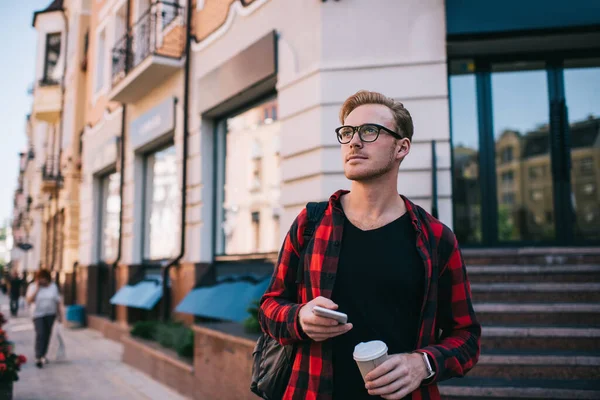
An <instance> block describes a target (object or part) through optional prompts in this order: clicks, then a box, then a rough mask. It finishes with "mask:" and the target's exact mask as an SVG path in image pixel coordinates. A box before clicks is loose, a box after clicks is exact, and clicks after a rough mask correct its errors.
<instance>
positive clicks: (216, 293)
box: [175, 277, 271, 322]
mask: <svg viewBox="0 0 600 400" xmlns="http://www.w3.org/2000/svg"><path fill="white" fill-rule="evenodd" d="M270 279H271V278H270V277H266V278H265V277H263V279H262V280H260V281H259V282H258V283H255V282H252V281H247V280H237V281H236V280H233V281H228V279H223V280H221V282H222V283H218V284H216V285H214V286H204V287H199V288H196V289H193V290H192V291H190V292H189V293H188V294H187V296H186V297H185V298H184V299H183V301H182V302H181V303H179V305H178V306H177V308H175V311H177V312H181V313H186V314H193V315H197V316H199V317H205V318H214V319H219V320H226V321H234V322H242V321H243V320H245V319H246V318H248V316H249V313H248V308H249V307H250V305H251V303H252V301H253V300H259V299H260V298H261V297H262V295H263V294H264V292H265V290H267V286H268V285H269V282H270Z"/></svg>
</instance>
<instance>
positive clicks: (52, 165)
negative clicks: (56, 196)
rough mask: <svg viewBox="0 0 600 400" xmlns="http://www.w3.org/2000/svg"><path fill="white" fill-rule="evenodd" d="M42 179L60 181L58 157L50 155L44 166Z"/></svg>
mask: <svg viewBox="0 0 600 400" xmlns="http://www.w3.org/2000/svg"><path fill="white" fill-rule="evenodd" d="M42 179H43V180H45V181H58V180H59V179H60V172H59V170H58V157H48V158H47V159H46V162H45V163H44V165H43V166H42Z"/></svg>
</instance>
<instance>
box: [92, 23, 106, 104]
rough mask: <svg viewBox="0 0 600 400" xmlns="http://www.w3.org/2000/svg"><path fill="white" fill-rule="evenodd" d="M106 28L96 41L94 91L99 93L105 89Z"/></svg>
mask: <svg viewBox="0 0 600 400" xmlns="http://www.w3.org/2000/svg"><path fill="white" fill-rule="evenodd" d="M105 75H106V30H105V29H103V30H102V31H101V32H100V33H99V34H98V40H97V41H96V82H95V85H94V92H95V93H98V92H99V91H100V90H102V89H104V86H105V80H106V77H105Z"/></svg>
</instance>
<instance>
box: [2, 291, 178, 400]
mask: <svg viewBox="0 0 600 400" xmlns="http://www.w3.org/2000/svg"><path fill="white" fill-rule="evenodd" d="M0 297H1V298H0V311H2V313H3V314H4V316H5V317H6V318H7V319H8V320H9V321H8V323H7V324H6V325H5V326H4V328H5V330H6V332H7V335H8V337H9V339H10V340H11V341H13V342H14V343H15V350H16V352H17V353H18V354H24V355H25V356H26V357H27V364H25V365H24V366H23V367H22V369H21V372H20V374H19V377H20V380H19V381H18V382H15V386H14V399H15V400H71V399H72V400H80V399H81V400H106V399H127V400H166V399H168V400H184V399H185V397H183V396H181V395H180V394H179V393H177V392H175V391H174V390H172V389H170V388H168V387H166V386H164V385H162V384H160V383H158V382H156V381H154V380H153V379H152V378H151V377H149V376H147V375H145V374H144V373H142V372H140V371H138V370H136V369H134V368H131V367H130V366H128V365H126V364H124V363H122V362H121V354H122V352H123V346H122V345H121V344H120V343H117V342H113V341H111V340H108V339H105V338H103V337H102V335H100V334H99V333H98V332H96V331H93V330H90V329H65V328H63V330H62V331H63V334H64V336H63V337H64V340H65V346H66V354H67V357H66V360H64V361H57V360H56V350H57V347H58V345H57V343H56V341H55V340H54V341H52V342H51V344H50V349H49V351H48V358H49V363H48V364H47V365H45V366H44V368H42V369H38V368H37V367H36V366H35V358H34V350H33V347H34V337H35V335H34V330H33V323H32V321H31V318H29V316H28V313H27V311H26V310H20V313H19V314H20V315H19V316H18V317H17V318H12V317H10V312H9V309H8V299H7V298H6V296H0ZM55 326H56V325H55Z"/></svg>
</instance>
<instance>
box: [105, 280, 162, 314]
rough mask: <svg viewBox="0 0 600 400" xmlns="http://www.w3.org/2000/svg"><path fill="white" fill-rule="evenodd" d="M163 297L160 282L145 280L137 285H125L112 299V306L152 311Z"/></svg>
mask: <svg viewBox="0 0 600 400" xmlns="http://www.w3.org/2000/svg"><path fill="white" fill-rule="evenodd" d="M162 295H163V290H162V282H161V281H160V280H156V279H154V280H143V281H141V282H139V283H137V284H136V285H133V286H132V285H125V286H123V287H122V288H121V289H119V291H118V292H117V293H115V295H114V296H113V297H112V298H111V299H110V303H111V304H116V305H121V306H127V307H134V308H142V309H144V310H150V309H152V308H153V307H154V306H155V305H156V303H158V301H159V300H160V298H161V297H162Z"/></svg>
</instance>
